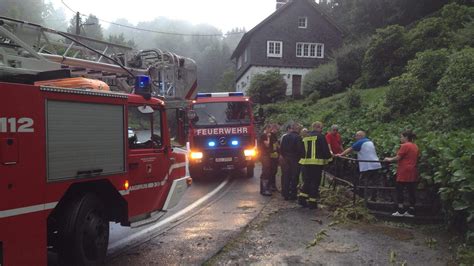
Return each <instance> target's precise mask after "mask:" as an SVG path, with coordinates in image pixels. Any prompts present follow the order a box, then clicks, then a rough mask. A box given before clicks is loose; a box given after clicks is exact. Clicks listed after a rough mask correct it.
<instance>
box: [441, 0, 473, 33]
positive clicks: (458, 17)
mask: <svg viewBox="0 0 474 266" xmlns="http://www.w3.org/2000/svg"><path fill="white" fill-rule="evenodd" d="M441 17H442V18H443V20H444V21H445V23H446V25H447V26H448V27H449V28H450V29H451V30H458V29H460V28H463V27H464V25H465V24H466V23H469V22H470V21H472V20H473V19H474V7H468V6H467V5H458V4H456V3H451V4H449V5H445V6H444V7H443V9H442V10H441Z"/></svg>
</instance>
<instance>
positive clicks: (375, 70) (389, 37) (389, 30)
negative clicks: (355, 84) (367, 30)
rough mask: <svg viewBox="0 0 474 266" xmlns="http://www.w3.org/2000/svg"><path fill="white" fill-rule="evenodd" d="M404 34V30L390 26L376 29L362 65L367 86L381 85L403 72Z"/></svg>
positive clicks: (405, 57)
mask: <svg viewBox="0 0 474 266" xmlns="http://www.w3.org/2000/svg"><path fill="white" fill-rule="evenodd" d="M405 34H406V33H405V28H403V27H402V26H398V25H392V26H388V27H386V28H383V29H378V30H377V33H376V34H374V35H373V36H372V39H371V41H370V43H369V47H368V49H367V52H366V53H365V56H364V62H363V64H362V75H363V78H364V81H365V82H366V84H367V86H369V87H376V86H380V85H383V84H385V83H387V81H388V80H389V79H390V78H391V77H395V76H398V75H400V74H401V73H402V72H403V68H404V67H405V65H406V62H407V56H406V51H405V50H404V47H405V44H406V41H405Z"/></svg>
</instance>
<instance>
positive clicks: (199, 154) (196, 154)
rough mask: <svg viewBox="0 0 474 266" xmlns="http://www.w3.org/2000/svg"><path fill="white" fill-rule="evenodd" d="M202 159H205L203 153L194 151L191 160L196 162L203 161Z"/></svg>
mask: <svg viewBox="0 0 474 266" xmlns="http://www.w3.org/2000/svg"><path fill="white" fill-rule="evenodd" d="M202 157H203V154H202V152H199V151H192V152H191V159H194V160H196V159H202Z"/></svg>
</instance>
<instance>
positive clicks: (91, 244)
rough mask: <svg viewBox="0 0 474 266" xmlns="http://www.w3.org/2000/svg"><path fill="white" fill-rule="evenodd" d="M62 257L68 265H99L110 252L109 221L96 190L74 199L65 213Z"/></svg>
mask: <svg viewBox="0 0 474 266" xmlns="http://www.w3.org/2000/svg"><path fill="white" fill-rule="evenodd" d="M60 226H62V227H61V229H60V232H59V234H60V236H59V239H60V241H59V245H60V246H59V261H60V263H61V264H64V265H99V264H102V263H103V262H104V260H105V257H106V255H107V246H108V244H109V221H108V219H107V215H106V212H105V208H104V204H103V203H102V202H101V201H100V200H99V199H98V198H97V196H95V195H94V194H86V195H84V196H83V197H81V198H79V199H77V200H75V201H73V203H72V204H71V205H69V206H68V208H67V211H66V212H65V214H64V216H63V221H62V223H61V225H60Z"/></svg>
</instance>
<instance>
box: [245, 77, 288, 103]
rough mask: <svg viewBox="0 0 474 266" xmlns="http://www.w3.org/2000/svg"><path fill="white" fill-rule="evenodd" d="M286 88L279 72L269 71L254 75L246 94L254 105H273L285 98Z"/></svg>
mask: <svg viewBox="0 0 474 266" xmlns="http://www.w3.org/2000/svg"><path fill="white" fill-rule="evenodd" d="M286 87H287V85H286V82H285V80H284V79H283V77H282V76H281V75H280V71H279V70H270V71H267V72H266V73H263V74H256V75H255V76H254V77H253V78H252V81H251V82H250V88H249V90H248V94H249V96H250V98H251V99H252V101H253V102H255V103H260V104H267V103H275V102H277V101H279V100H282V99H284V98H285V94H286Z"/></svg>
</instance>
